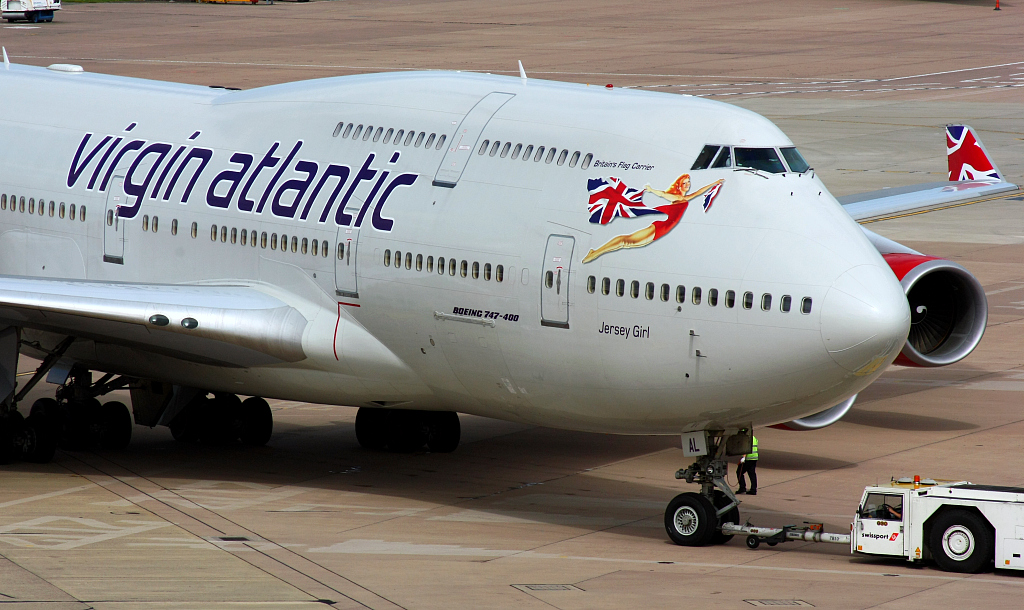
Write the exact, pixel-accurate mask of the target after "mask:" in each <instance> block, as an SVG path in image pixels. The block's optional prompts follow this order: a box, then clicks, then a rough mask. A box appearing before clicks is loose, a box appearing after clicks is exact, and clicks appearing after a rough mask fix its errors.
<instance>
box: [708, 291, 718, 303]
mask: <svg viewBox="0 0 1024 610" xmlns="http://www.w3.org/2000/svg"><path fill="white" fill-rule="evenodd" d="M708 305H710V306H712V307H718V289H717V288H712V289H710V290H708Z"/></svg>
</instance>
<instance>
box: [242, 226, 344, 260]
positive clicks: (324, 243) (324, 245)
mask: <svg viewBox="0 0 1024 610" xmlns="http://www.w3.org/2000/svg"><path fill="white" fill-rule="evenodd" d="M252 234H253V235H256V231H253V232H252ZM252 245H253V247H254V248H255V247H256V240H255V239H253V241H252ZM320 256H322V257H324V258H327V240H326V239H325V240H323V241H322V242H320Z"/></svg>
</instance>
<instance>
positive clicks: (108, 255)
mask: <svg viewBox="0 0 1024 610" xmlns="http://www.w3.org/2000/svg"><path fill="white" fill-rule="evenodd" d="M124 204H125V194H124V176H114V179H113V180H112V181H111V183H110V190H108V191H107V207H106V210H105V212H104V215H103V262H105V263H115V264H118V265H123V264H124V224H125V219H124V218H121V216H120V213H119V212H120V210H121V206H122V205H124Z"/></svg>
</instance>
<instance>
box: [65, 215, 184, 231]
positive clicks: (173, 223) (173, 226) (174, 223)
mask: <svg viewBox="0 0 1024 610" xmlns="http://www.w3.org/2000/svg"><path fill="white" fill-rule="evenodd" d="M82 215H83V216H84V215H85V208H82ZM177 234H178V219H177V218H175V219H173V220H171V235H177Z"/></svg>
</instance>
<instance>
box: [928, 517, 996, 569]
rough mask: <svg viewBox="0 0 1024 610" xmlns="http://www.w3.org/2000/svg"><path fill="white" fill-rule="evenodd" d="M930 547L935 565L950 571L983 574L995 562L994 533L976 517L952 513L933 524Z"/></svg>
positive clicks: (936, 519) (939, 518)
mask: <svg viewBox="0 0 1024 610" xmlns="http://www.w3.org/2000/svg"><path fill="white" fill-rule="evenodd" d="M929 548H930V549H931V552H932V557H934V558H935V563H936V565H938V566H939V567H940V568H941V569H943V570H945V571H947V572H963V573H974V572H980V571H981V570H982V568H984V567H985V566H986V565H988V563H989V562H990V561H992V554H993V548H992V533H991V530H990V529H989V525H988V523H987V522H986V521H985V520H984V519H983V518H981V517H979V516H978V515H977V514H975V513H972V512H969V511H966V510H949V511H946V512H944V513H942V514H941V515H939V516H938V517H936V518H935V521H934V522H933V523H932V533H931V536H930V539H929Z"/></svg>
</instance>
